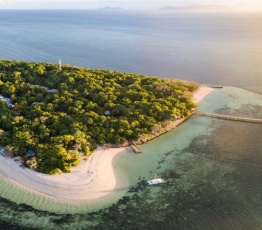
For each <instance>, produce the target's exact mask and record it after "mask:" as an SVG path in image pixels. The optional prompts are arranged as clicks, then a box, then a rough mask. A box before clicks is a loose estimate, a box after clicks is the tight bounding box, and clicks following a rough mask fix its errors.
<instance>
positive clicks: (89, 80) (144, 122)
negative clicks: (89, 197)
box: [0, 60, 199, 174]
mask: <svg viewBox="0 0 262 230" xmlns="http://www.w3.org/2000/svg"><path fill="white" fill-rule="evenodd" d="M198 87H199V85H197V84H195V83H192V82H185V81H180V80H171V79H160V78H157V77H149V76H146V75H141V74H134V73H121V72H118V71H112V70H98V69H93V70H92V69H88V68H80V67H75V66H70V65H63V66H62V68H61V66H60V65H56V64H51V63H35V62H19V61H9V60H8V61H7V60H1V61H0V96H1V97H2V100H0V145H1V146H4V147H5V148H6V149H7V150H9V152H11V153H12V154H13V156H20V157H24V158H25V157H26V156H27V158H26V159H27V160H25V161H24V163H25V165H26V166H28V167H31V168H34V169H35V170H36V171H38V172H42V173H46V174H57V173H61V172H70V169H71V167H72V166H76V165H78V164H79V162H80V159H81V155H86V156H87V155H90V153H91V152H92V151H93V150H95V149H96V147H97V145H107V146H115V147H117V146H127V145H129V144H130V143H131V141H132V140H138V139H141V137H142V138H144V139H146V140H147V139H150V138H152V137H153V136H154V134H157V135H158V134H159V132H160V133H161V130H162V129H164V128H165V127H166V126H168V125H169V124H170V123H172V122H174V121H176V120H179V119H182V118H184V117H187V116H188V115H189V114H190V111H191V110H192V109H194V108H196V104H195V103H194V102H193V101H192V95H193V92H195V91H196V90H197V89H198Z"/></svg>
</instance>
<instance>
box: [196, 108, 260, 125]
mask: <svg viewBox="0 0 262 230" xmlns="http://www.w3.org/2000/svg"><path fill="white" fill-rule="evenodd" d="M196 114H198V115H200V116H207V117H214V118H219V119H223V120H231V121H243V122H251V123H260V124H262V119H257V118H249V117H237V116H228V115H222V114H217V113H207V112H202V111H197V112H196Z"/></svg>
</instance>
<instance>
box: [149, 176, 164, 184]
mask: <svg viewBox="0 0 262 230" xmlns="http://www.w3.org/2000/svg"><path fill="white" fill-rule="evenodd" d="M163 182H164V179H162V178H156V175H155V179H152V180H148V181H147V183H148V184H149V185H155V184H161V183H163Z"/></svg>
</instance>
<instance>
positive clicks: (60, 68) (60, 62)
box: [59, 59, 62, 71]
mask: <svg viewBox="0 0 262 230" xmlns="http://www.w3.org/2000/svg"><path fill="white" fill-rule="evenodd" d="M59 71H62V61H61V59H59Z"/></svg>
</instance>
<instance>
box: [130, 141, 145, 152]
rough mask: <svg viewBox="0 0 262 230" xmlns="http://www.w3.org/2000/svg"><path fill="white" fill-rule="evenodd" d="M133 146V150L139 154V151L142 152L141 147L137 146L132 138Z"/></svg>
mask: <svg viewBox="0 0 262 230" xmlns="http://www.w3.org/2000/svg"><path fill="white" fill-rule="evenodd" d="M131 148H132V149H133V151H134V152H135V153H136V154H138V153H142V152H141V151H140V149H139V148H138V147H137V145H136V143H135V142H134V141H133V140H132V145H131Z"/></svg>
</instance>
